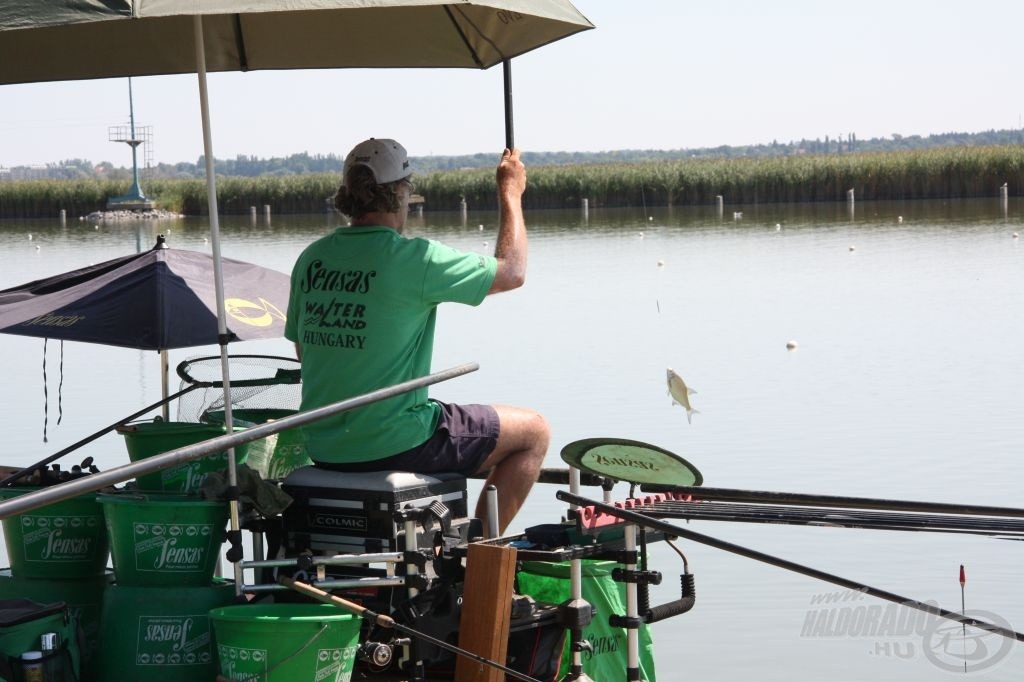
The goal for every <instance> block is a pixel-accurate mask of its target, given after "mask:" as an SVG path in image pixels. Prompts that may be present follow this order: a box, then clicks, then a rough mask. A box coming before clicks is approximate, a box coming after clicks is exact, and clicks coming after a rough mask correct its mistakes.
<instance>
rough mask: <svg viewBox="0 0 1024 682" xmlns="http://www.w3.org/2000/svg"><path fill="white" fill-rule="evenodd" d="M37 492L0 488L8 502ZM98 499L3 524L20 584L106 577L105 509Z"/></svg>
mask: <svg viewBox="0 0 1024 682" xmlns="http://www.w3.org/2000/svg"><path fill="white" fill-rule="evenodd" d="M36 490H39V488H29V487H24V488H0V499H4V500H9V499H11V498H14V497H17V496H19V495H24V494H26V493H30V492H34V491H36ZM96 498H97V496H96V494H95V493H88V494H86V495H82V496H80V497H73V498H71V499H69V500H63V501H61V502H55V503H54V504H49V505H47V506H45V507H39V508H38V509H33V510H32V511H28V512H25V513H24V514H18V515H17V516H10V517H8V518H6V519H4V520H3V529H4V541H5V543H6V544H7V556H8V557H10V560H11V573H12V574H13V575H15V576H17V577H19V578H72V579H73V578H88V577H91V576H98V575H103V570H104V569H105V568H106V566H107V556H108V553H109V549H108V547H109V546H108V544H107V532H106V529H105V528H104V526H103V508H102V507H100V505H99V504H98V503H97V501H96Z"/></svg>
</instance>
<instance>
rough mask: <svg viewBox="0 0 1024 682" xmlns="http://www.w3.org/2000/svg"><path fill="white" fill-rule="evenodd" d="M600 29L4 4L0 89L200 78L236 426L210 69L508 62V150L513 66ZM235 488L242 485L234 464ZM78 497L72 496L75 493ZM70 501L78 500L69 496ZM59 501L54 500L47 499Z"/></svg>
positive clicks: (507, 20)
mask: <svg viewBox="0 0 1024 682" xmlns="http://www.w3.org/2000/svg"><path fill="white" fill-rule="evenodd" d="M590 28H593V25H592V24H591V23H590V22H589V21H588V20H587V18H586V17H584V16H583V15H582V14H581V13H580V12H579V11H578V10H577V9H576V8H575V7H573V6H572V4H571V3H570V2H569V1H568V0H483V1H469V0H462V1H458V0H457V1H449V2H441V1H438V0H4V1H3V2H2V3H0V85H7V84H14V83H35V82H44V81H60V80H83V79H92V78H112V77H119V76H152V75H165V74H177V73H196V75H197V76H198V80H199V106H200V115H201V118H202V127H203V155H204V156H205V158H206V183H207V194H208V197H209V215H210V236H211V239H210V243H211V244H210V245H211V247H212V255H213V265H214V285H215V289H216V298H217V318H218V336H219V338H220V346H221V373H222V377H223V382H224V402H225V406H224V421H225V424H226V425H227V428H228V431H229V432H230V430H231V424H232V415H231V401H230V397H229V395H230V393H229V392H230V376H229V366H228V352H227V343H228V341H229V340H230V338H231V337H230V335H229V334H228V332H227V323H226V315H225V307H224V283H223V281H224V277H223V272H222V258H221V251H220V222H219V216H218V211H217V188H216V176H215V174H214V170H213V159H214V155H213V138H212V133H211V126H210V115H209V111H210V108H209V98H208V95H207V87H206V74H207V72H208V71H250V70H255V69H312V68H368V67H382V68H410V67H411V68H417V67H421V68H481V69H482V68H487V67H490V66H493V65H495V64H498V63H499V62H500V63H502V64H503V65H504V67H505V140H506V146H512V144H513V142H512V138H513V135H512V109H511V78H510V70H509V60H510V59H511V58H513V57H515V56H518V55H520V54H523V53H525V52H529V51H530V50H533V49H536V48H538V47H541V46H543V45H546V44H547V43H550V42H554V41H556V40H559V39H561V38H565V37H568V36H570V35H573V34H574V33H578V32H580V31H584V30H587V29H590ZM228 481H229V485H230V486H232V487H233V488H234V487H236V486H237V475H236V471H235V458H234V456H228ZM72 495H73V493H72ZM69 496H71V495H69ZM51 501H56V499H51ZM230 506H231V534H230V539H231V542H232V550H231V551H229V552H228V558H229V559H231V561H233V562H234V573H235V576H234V577H235V585H236V590H238V591H240V590H241V587H242V575H241V567H240V565H239V563H238V561H239V560H240V559H241V558H242V556H241V544H240V531H239V530H238V529H239V520H238V505H237V502H236V501H234V500H233V501H232V502H231V505H230Z"/></svg>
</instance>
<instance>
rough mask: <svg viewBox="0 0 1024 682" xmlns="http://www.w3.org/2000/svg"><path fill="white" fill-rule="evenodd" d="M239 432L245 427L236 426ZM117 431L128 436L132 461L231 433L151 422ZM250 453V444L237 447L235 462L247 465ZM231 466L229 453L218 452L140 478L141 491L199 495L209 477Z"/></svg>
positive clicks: (186, 424) (206, 426) (212, 427)
mask: <svg viewBox="0 0 1024 682" xmlns="http://www.w3.org/2000/svg"><path fill="white" fill-rule="evenodd" d="M235 430H236V431H243V430H244V427H236V428H235ZM117 432H118V433H120V434H121V435H122V436H124V442H125V445H126V446H127V447H128V458H129V459H131V461H133V462H137V461H139V460H141V459H146V458H147V457H152V456H153V455H159V454H161V453H164V452H168V451H170V450H176V449H178V448H181V447H185V446H186V445H195V444H196V443H200V442H202V441H204V440H209V439H210V438H216V437H217V436H223V435H224V434H225V433H226V432H227V430H226V429H225V428H224V425H223V424H220V425H217V424H195V423H193V422H165V421H151V422H139V423H135V424H124V425H122V426H119V427H117ZM248 452H249V445H248V443H246V444H243V445H239V446H237V447H236V448H235V461H236V462H238V463H239V464H240V463H242V462H244V461H245V459H246V456H247V455H248ZM227 466H228V454H227V452H217V453H214V454H212V455H209V456H208V457H203V458H201V459H197V460H193V461H191V462H186V463H184V464H179V465H178V466H174V467H171V468H169V469H164V470H163V471H158V472H157V473H155V474H146V475H145V476H139V478H138V487H139V490H146V491H149V490H152V491H155V492H167V493H192V492H197V491H198V490H199V488H200V486H201V485H202V484H203V478H205V477H206V474H208V473H210V472H211V471H221V470H223V469H226V468H227Z"/></svg>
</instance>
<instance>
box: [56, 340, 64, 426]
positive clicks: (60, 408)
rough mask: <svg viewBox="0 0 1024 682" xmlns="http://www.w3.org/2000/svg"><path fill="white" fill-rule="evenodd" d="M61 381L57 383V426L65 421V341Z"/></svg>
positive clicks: (61, 342) (61, 360) (62, 348)
mask: <svg viewBox="0 0 1024 682" xmlns="http://www.w3.org/2000/svg"><path fill="white" fill-rule="evenodd" d="M58 376H59V377H60V381H59V382H58V383H57V426H60V422H61V420H62V419H64V339H61V340H60V372H59V374H58Z"/></svg>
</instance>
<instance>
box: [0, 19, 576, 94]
mask: <svg viewBox="0 0 1024 682" xmlns="http://www.w3.org/2000/svg"><path fill="white" fill-rule="evenodd" d="M195 16H201V17H202V19H203V34H204V40H203V45H204V52H205V58H206V70H207V71H250V70H257V69H313V68H353V67H354V68H368V67H385V68H387V67H400V68H416V67H427V68H446V67H450V68H488V67H490V66H494V65H495V64H498V63H500V62H502V61H504V60H507V59H511V58H512V57H516V56H518V55H521V54H523V53H525V52H529V51H530V50H533V49H535V48H538V47H541V46H542V45H546V44H547V43H550V42H553V41H556V40H559V39H560V38H564V37H566V36H569V35H572V34H574V33H577V32H579V31H583V30H586V29H589V28H593V25H592V24H591V23H590V22H589V21H588V20H587V19H586V17H584V16H583V15H582V14H581V13H580V12H579V11H578V10H577V9H576V8H575V7H573V6H572V4H570V3H569V2H567V1H565V0H504V1H502V0H490V1H486V0H485V1H482V2H477V1H474V2H451V1H450V0H449V2H438V1H437V0H288V1H282V0H202V1H201V2H197V1H196V0H74V1H72V0H14V1H13V2H4V3H3V4H2V5H0V84H10V83H33V82H42V81H55V80H80V79H89V78H110V77H116V76H142V75H159V74H174V73H194V72H196V71H197V65H196V58H195V48H194V40H195V38H194V35H195V33H194V28H193V17H195Z"/></svg>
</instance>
